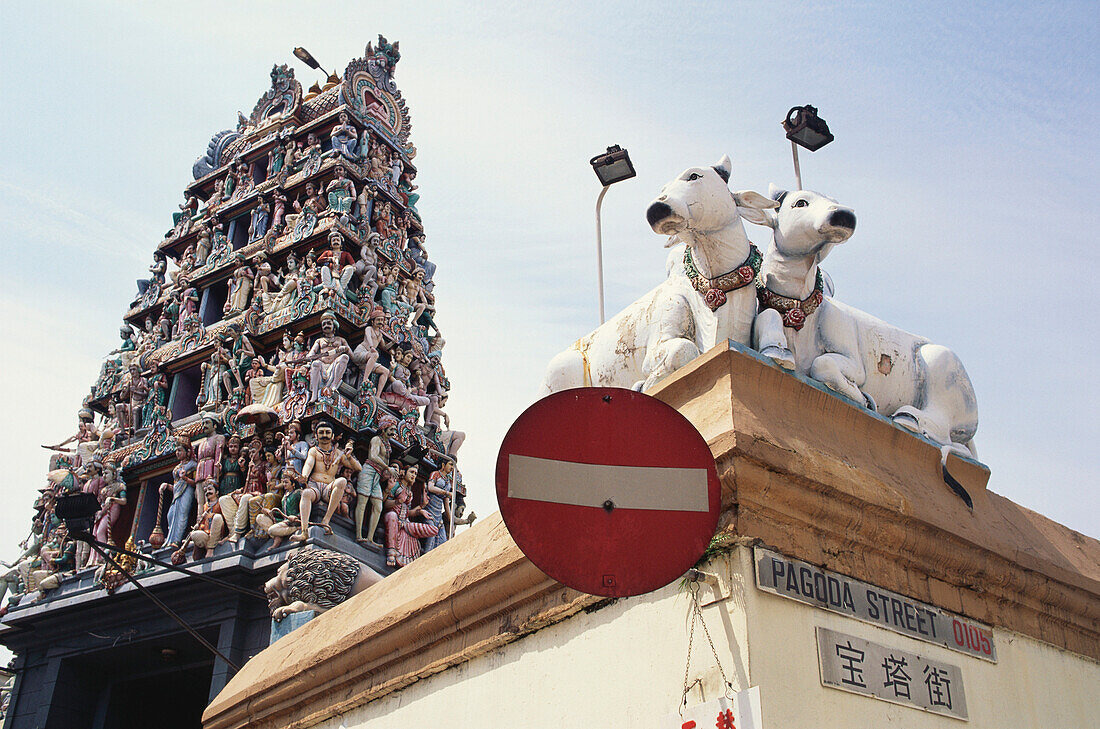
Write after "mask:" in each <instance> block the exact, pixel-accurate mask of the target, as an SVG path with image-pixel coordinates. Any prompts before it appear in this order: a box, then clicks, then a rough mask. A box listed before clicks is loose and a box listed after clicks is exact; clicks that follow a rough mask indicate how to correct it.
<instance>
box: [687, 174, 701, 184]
mask: <svg viewBox="0 0 1100 729" xmlns="http://www.w3.org/2000/svg"><path fill="white" fill-rule="evenodd" d="M700 177H702V175H700V174H699V173H698V172H692V173H691V174H690V175H688V182H690V181H692V180H698V179H699V178H700Z"/></svg>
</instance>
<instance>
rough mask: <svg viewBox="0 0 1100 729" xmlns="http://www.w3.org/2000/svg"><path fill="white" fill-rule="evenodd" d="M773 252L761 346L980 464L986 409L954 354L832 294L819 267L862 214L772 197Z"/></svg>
mask: <svg viewBox="0 0 1100 729" xmlns="http://www.w3.org/2000/svg"><path fill="white" fill-rule="evenodd" d="M769 192H770V193H771V195H772V197H773V199H774V200H775V201H776V202H777V203H779V206H778V208H777V209H776V210H774V211H768V213H767V216H766V217H767V224H768V225H769V227H771V228H772V231H773V234H772V244H771V246H770V247H769V249H768V252H767V253H766V254H765V256H764V263H763V267H762V269H761V272H760V279H759V281H758V283H757V286H758V290H759V295H760V312H759V314H757V316H756V323H755V325H754V331H753V345H754V348H755V349H756V350H758V351H759V352H760V353H761V354H763V355H765V356H767V357H770V358H771V359H772V360H774V361H775V362H776V363H777V364H779V365H780V366H781V367H784V368H786V369H790V370H794V371H795V372H798V373H799V374H802V375H806V376H808V377H810V378H812V379H814V380H817V381H819V382H821V383H823V384H824V385H826V386H827V387H829V388H830V389H832V390H835V391H837V392H839V393H841V394H843V395H846V396H847V397H849V398H851V399H853V400H855V401H857V402H860V403H864V404H866V405H867V407H869V408H870V409H872V410H875V411H876V412H878V413H879V414H880V415H884V416H886V417H888V418H892V419H893V421H894V422H895V423H897V424H898V425H900V426H902V427H904V428H907V429H908V430H911V431H914V432H916V433H920V434H922V435H924V436H926V437H927V438H929V439H930V440H933V441H935V442H936V443H938V444H939V445H940V446H941V447H943V448H944V452H943V458H944V460H946V457H947V451H949V450H950V451H955V452H957V453H959V454H961V455H964V456H971V457H975V458H976V457H977V452H976V450H975V447H974V440H973V439H974V434H975V432H976V431H977V429H978V403H977V398H976V397H975V395H974V386H973V385H972V384H971V382H970V377H969V376H968V375H967V374H966V369H965V368H964V367H963V365H962V362H961V361H959V358H958V357H957V356H956V355H955V353H954V352H952V351H951V350H950V349H947V348H946V347H943V346H941V345H938V344H933V343H932V342H930V341H929V340H927V339H925V338H924V337H919V336H917V335H915V334H910V333H909V332H906V331H903V330H901V329H898V328H897V327H894V326H891V325H890V324H887V323H886V322H884V321H881V320H879V319H876V318H875V317H873V316H871V315H870V314H867V313H865V312H863V311H860V310H859V309H856V308H854V307H851V306H848V305H846V304H843V303H841V302H839V301H837V300H836V299H834V298H832V297H831V296H830V295H829V293H830V292H829V291H828V289H827V287H825V286H824V285H823V275H822V272H821V269H820V268H819V266H820V263H821V261H822V259H824V258H825V256H826V255H828V253H829V251H831V250H832V249H833V247H834V246H837V245H839V244H840V243H843V242H844V241H846V240H848V238H849V237H851V235H852V233H853V232H854V231H855V227H856V216H855V213H854V212H853V211H852V210H851V209H850V208H846V207H843V206H841V205H839V204H838V203H837V202H836V201H835V200H832V199H830V198H827V197H825V196H824V195H820V194H818V193H816V192H810V191H808V190H799V191H797V192H786V191H784V190H779V189H777V188H775V187H774V186H772V187H771V188H770V190H769Z"/></svg>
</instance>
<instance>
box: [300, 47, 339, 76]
mask: <svg viewBox="0 0 1100 729" xmlns="http://www.w3.org/2000/svg"><path fill="white" fill-rule="evenodd" d="M294 55H295V56H297V57H298V60H299V61H301V62H302V63H304V64H306V65H307V66H309V67H310V68H312V69H316V70H318V71H320V72H321V73H323V74H325V78H328V77H329V76H331V75H332V74H330V73H329V72H328V71H326V70H325V69H323V68H321V64H320V63H318V62H317V59H316V58H314V57H313V54H311V53H310V52H309V51H307V50H306V49H305V48H302V47H301V46H298V47H297V48H295V49H294Z"/></svg>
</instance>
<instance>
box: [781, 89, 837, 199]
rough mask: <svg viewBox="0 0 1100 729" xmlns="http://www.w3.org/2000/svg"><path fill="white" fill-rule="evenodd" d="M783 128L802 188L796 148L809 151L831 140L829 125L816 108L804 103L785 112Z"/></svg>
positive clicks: (797, 178) (813, 150) (796, 175)
mask: <svg viewBox="0 0 1100 729" xmlns="http://www.w3.org/2000/svg"><path fill="white" fill-rule="evenodd" d="M783 129H784V130H786V132H787V139H789V140H791V154H792V155H794V176H795V179H796V180H797V181H798V189H799V190H801V189H802V170H801V169H800V168H799V166H798V148H799V147H804V148H806V149H808V150H810V151H811V152H816V151H817V150H819V149H821V148H822V147H824V146H825V145H826V144H828V143H829V142H831V141H833V134H832V132H830V131H829V125H828V124H826V123H825V120H824V119H822V118H821V117H819V116H818V115H817V109H815V108H814V107H812V106H810V105H809V104H806V105H805V106H794V107H791V110H790V111H788V112H787V118H785V119H784V120H783Z"/></svg>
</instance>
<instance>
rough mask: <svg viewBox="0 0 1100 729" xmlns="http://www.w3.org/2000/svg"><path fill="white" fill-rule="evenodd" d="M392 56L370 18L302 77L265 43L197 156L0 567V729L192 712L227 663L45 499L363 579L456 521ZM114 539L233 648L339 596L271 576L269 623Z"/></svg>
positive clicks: (183, 545)
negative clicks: (275, 619)
mask: <svg viewBox="0 0 1100 729" xmlns="http://www.w3.org/2000/svg"><path fill="white" fill-rule="evenodd" d="M399 59H400V52H399V50H398V44H397V43H389V42H388V41H386V39H385V38H383V37H381V36H379V39H378V43H377V45H375V44H368V45H367V47H366V52H365V54H364V56H363V57H362V58H357V59H355V60H353V61H351V62H350V63H349V64H348V65H347V67H346V68H345V69H344V71H343V74H342V75H341V76H337V75H335V74H334V75H332V76H330V77H329V78H328V79H327V80H326V81H325V83H324V84H323V85H320V84H314V85H313V87H312V88H311V89H310V90H309V91H308V92H305V93H303V90H302V85H301V83H300V82H299V81H298V80H297V79H295V77H294V71H293V69H291V68H288V67H287V66H286V65H276V66H275V67H273V68H272V70H271V86H270V88H269V89H268V90H267V91H266V92H265V93H264V94H263V95H262V96H261V97H260V99H259V100H258V101H257V102H256V104H255V106H254V107H253V108H252V111H251V113H250V114H248V115H247V116H246V115H244V114H240V113H238V123H237V125H236V128H235V129H227V130H225V131H222V132H218V133H217V134H215V135H214V136H213V137H212V138H211V140H210V143H209V145H208V146H207V149H206V151H205V152H204V154H203V155H202V156H201V157H199V158H198V160H196V161H195V163H194V167H193V170H192V177H193V178H194V179H193V181H192V182H190V183H189V184H188V185H187V186H186V188H185V189H184V191H183V202H182V203H180V204H179V210H178V211H177V212H174V213H173V214H172V227H171V229H170V230H169V231H168V232H167V233H166V234H165V235H164V237H163V239H162V240H161V241H160V242H159V243H158V244H157V245H156V247H155V249H154V250H153V254H152V256H153V262H152V265H150V267H149V272H150V275H149V277H148V278H144V279H142V280H140V281H138V290H137V293H136V295H135V297H134V299H133V301H132V303H131V305H130V308H129V310H128V311H126V313H125V314H124V316H123V322H122V326H121V328H120V336H121V344H120V345H119V346H118V347H117V348H115V349H114V350H113V351H111V352H110V353H109V354H108V355H107V356H106V358H105V360H104V363H103V366H102V369H101V371H100V373H99V376H98V378H97V379H96V381H95V382H94V384H93V385H92V387H91V392H90V393H89V395H88V396H87V397H86V398H85V400H84V402H83V403H82V406H81V408H80V411H79V416H78V429H77V432H76V433H75V434H74V435H73V436H72V437H70V438H68V439H67V440H64V441H62V442H60V443H58V444H56V445H53V446H47V447H49V448H52V449H53V450H54V451H56V453H55V455H54V456H53V457H52V459H51V463H50V470H49V473H48V474H47V484H46V488H45V489H44V490H43V491H42V495H41V497H40V498H39V499H38V500H37V502H36V503H35V513H34V516H33V526H32V529H31V535H30V536H29V537H28V539H27V540H26V543H25V547H26V549H25V552H24V553H23V555H22V557H21V559H20V561H19V562H18V564H17V565H16V566H15V567H14V568H12V569H10V570H9V571H7V572H6V574H5V575H4V576H3V583H2V585H0V590H2V592H0V600H3V612H4V619H3V623H2V628H0V640H2V641H3V642H4V644H5V645H7V646H8V647H10V648H11V649H12V650H13V651H15V653H16V660H15V665H16V668H17V669H18V679H17V680H16V684H15V687H14V689H13V691H12V696H11V700H10V706H9V708H8V719H7V723H5V724H4V726H5V727H23V726H28V727H30V726H38V727H53V726H57V727H67V728H73V727H93V726H136V725H139V724H144V723H155V724H156V725H158V726H162V727H163V726H175V725H176V724H175V723H173V722H176V721H177V720H178V721H179V722H181V723H180V724H179V725H180V726H195V725H197V723H198V721H199V715H200V714H201V712H202V709H203V707H204V706H205V705H206V703H207V702H208V701H209V699H210V698H212V697H213V696H214V695H216V694H217V692H218V691H219V690H220V689H221V688H222V686H224V684H225V682H226V681H227V680H228V678H229V677H230V676H231V675H232V673H233V669H232V668H231V667H230V666H229V665H228V664H226V662H225V661H223V660H222V659H221V658H215V657H213V656H212V655H211V654H210V653H209V652H207V651H205V650H204V649H202V647H201V646H200V645H199V644H198V643H197V642H196V641H195V639H194V638H193V637H192V636H189V635H187V634H186V633H185V632H183V631H182V629H181V628H180V627H179V626H178V624H177V623H176V622H174V621H172V620H171V619H169V618H168V617H167V616H166V615H165V614H164V613H162V612H161V611H159V610H158V609H157V608H156V607H155V606H153V604H152V603H151V602H149V601H148V600H147V599H146V598H145V597H144V596H141V595H140V594H138V593H137V591H136V590H135V589H134V588H133V586H132V585H130V584H128V583H127V582H126V580H125V578H124V576H123V575H122V574H121V573H119V572H118V571H117V570H116V569H115V568H114V567H113V566H110V565H104V564H103V560H102V559H101V558H100V557H99V556H98V555H97V554H96V553H95V552H93V551H91V550H90V549H89V547H88V545H86V544H83V543H81V542H79V541H78V540H74V539H72V538H70V536H69V534H68V533H67V529H66V525H65V523H64V521H63V520H62V519H60V518H59V517H58V515H57V514H56V513H55V505H56V503H57V500H58V499H59V498H61V497H63V496H66V495H72V494H76V493H80V492H87V493H91V494H94V495H95V497H96V498H97V500H98V502H99V510H98V512H97V513H96V515H95V519H94V525H93V527H92V530H91V531H92V533H93V535H94V536H95V537H96V538H97V539H99V540H100V541H101V542H104V543H108V544H111V545H114V546H116V547H119V548H128V549H129V550H132V551H137V552H141V553H145V554H148V555H152V556H153V557H155V558H157V559H160V560H162V561H164V562H171V563H174V564H177V565H181V566H184V567H189V568H193V569H195V570H199V571H202V572H205V573H208V574H211V575H213V576H216V577H219V578H222V579H224V580H227V581H229V582H233V583H237V584H238V585H240V586H242V587H246V588H251V589H253V590H254V591H260V590H262V589H263V585H264V583H265V582H267V581H268V580H270V579H271V578H272V577H273V576H274V575H275V573H276V570H277V569H278V568H279V567H280V565H282V564H284V563H286V562H287V560H288V559H289V557H290V556H291V555H293V554H299V553H302V550H300V549H299V547H304V548H305V551H309V552H315V553H317V554H322V555H326V556H325V559H329V560H336V562H331V561H330V562H322V563H321V568H322V569H324V570H326V571H328V572H330V573H335V569H336V568H334V567H333V564H340V565H343V566H344V567H345V568H346V569H347V570H350V571H351V572H352V573H356V574H358V575H359V578H360V582H363V581H364V580H366V581H368V582H369V581H372V580H377V579H379V578H380V577H381V576H384V575H386V574H388V573H390V572H392V571H393V570H395V569H398V568H400V567H402V566H404V565H406V564H408V563H409V562H411V561H412V560H414V559H416V558H417V557H418V556H420V555H421V554H422V553H424V552H426V551H429V550H431V549H434V548H435V547H437V546H439V545H440V544H442V543H443V542H445V541H446V540H447V538H448V536H453V533H454V529H455V528H456V524H466V523H470V521H472V518H471V516H465V517H464V516H463V496H464V493H465V491H464V488H463V486H462V482H461V475H460V473H459V472H458V470H457V468H456V467H455V462H456V453H457V451H458V450H459V448H460V446H461V445H462V441H463V439H464V437H465V435H464V434H463V433H462V432H460V431H457V430H453V429H451V427H450V422H449V418H448V417H447V415H446V413H445V412H444V408H445V406H446V402H447V394H448V390H449V388H450V382H449V380H448V379H447V376H446V373H445V371H444V368H443V347H444V339H443V335H442V332H441V331H440V328H439V325H438V323H437V322H438V321H439V318H440V316H439V314H440V313H439V312H437V311H436V307H435V296H434V294H433V291H434V288H435V284H436V280H437V276H436V273H437V272H436V264H435V263H434V262H433V261H432V260H430V259H429V256H428V248H427V245H426V242H425V241H426V234H425V225H424V221H423V220H422V218H421V215H420V212H419V210H418V209H417V202H418V200H419V198H420V195H419V193H418V192H417V185H416V183H415V179H416V174H417V169H416V165H415V163H414V159H415V157H416V148H415V147H414V146H413V145H412V143H411V141H410V137H409V132H410V128H411V121H410V115H409V111H408V109H407V107H406V105H405V100H404V99H403V97H402V95H401V92H400V91H399V90H398V88H397V85H396V83H395V81H394V70H395V66H396V64H397V62H398V60H399ZM322 547H323V548H324V549H325V550H328V551H325V552H322V551H320V549H319V548H322ZM333 553H335V554H333ZM341 555H343V556H341ZM116 556H117V557H120V560H121V564H122V566H123V568H125V569H126V570H127V571H129V572H131V573H133V574H136V575H138V576H139V577H140V579H141V581H142V583H144V584H146V585H147V586H149V587H150V588H151V589H153V590H154V592H155V593H156V594H157V596H158V597H159V598H160V599H161V600H163V601H164V602H165V603H167V604H168V605H170V607H171V608H172V609H173V610H174V611H176V612H177V613H178V614H179V615H180V616H181V617H183V618H184V619H185V620H186V621H187V622H189V623H190V624H191V625H192V626H193V627H195V628H196V629H197V630H198V631H199V632H200V633H201V634H203V635H204V636H205V637H206V639H207V640H209V641H210V642H212V643H213V644H214V645H215V646H217V647H218V649H219V650H220V651H221V653H222V654H223V655H225V656H226V657H227V658H228V659H229V660H230V661H231V662H232V663H235V664H237V665H240V664H243V663H244V662H245V660H247V659H248V658H249V657H250V656H251V655H253V654H255V653H256V652H258V651H259V650H261V649H262V648H264V647H265V646H266V645H267V644H268V642H269V641H270V640H272V639H273V637H275V638H277V637H278V636H279V635H281V633H285V632H286V631H287V630H288V629H289V627H290V626H291V625H297V624H300V622H302V618H303V617H306V616H309V615H312V614H314V613H315V612H316V611H318V610H323V609H324V608H326V607H331V604H334V602H335V601H339V599H341V598H342V597H346V596H347V593H346V592H345V593H344V594H343V595H335V596H329V598H328V602H326V601H325V599H323V598H317V597H316V596H314V598H313V599H311V600H308V601H306V603H299V605H298V606H297V607H291V606H292V605H293V604H294V603H295V601H296V600H297V597H295V596H294V595H290V594H288V593H287V591H286V590H282V591H281V592H280V591H279V590H278V589H276V590H274V591H269V593H268V598H269V599H271V600H272V604H271V605H270V609H271V610H273V611H274V610H275V609H276V607H282V608H284V609H283V610H282V611H281V612H280V613H279V615H280V617H282V616H284V615H286V614H289V613H291V612H298V611H304V612H305V615H304V616H303V615H296V616H293V617H292V618H291V619H288V620H286V621H284V622H282V623H277V624H273V623H272V622H271V621H270V619H269V605H268V604H265V601H264V600H263V599H258V598H257V597H249V596H242V595H240V594H237V593H234V592H231V591H228V590H225V589H222V588H221V587H219V586H217V585H211V584H208V583H205V582H199V581H197V580H196V579H195V578H193V577H191V576H189V575H186V574H180V573H177V572H172V571H169V570H167V569H166V568H164V567H159V566H152V565H150V564H148V563H145V562H141V561H138V560H136V559H135V558H132V557H128V556H121V555H119V554H117V553H116ZM349 559H350V561H349ZM284 572H285V570H284ZM350 589H352V590H355V589H357V587H356V585H352V586H351V588H350ZM273 625H274V626H275V627H274V629H273V628H272V626H273ZM93 635H97V636H101V635H110V636H112V639H111V640H108V641H106V642H105V641H104V640H102V639H100V638H96V637H92V636H93ZM151 655H159V656H161V659H163V660H161V659H158V661H159V662H153V663H150V662H149V659H148V656H151ZM173 666H175V667H176V669H178V670H176V669H174V668H172V667H173ZM164 671H167V674H168V675H167V676H162V678H161V679H158V680H153V678H151V677H152V676H153V675H154V674H158V673H162V672H164ZM173 677H174V678H173ZM173 683H184V684H186V685H187V687H188V688H187V690H185V691H177V692H175V693H166V692H165V689H164V686H169V687H170V686H171V685H172V684H173ZM97 707H99V708H98V709H97ZM97 712H98V713H97ZM166 722H167V723H166Z"/></svg>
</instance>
